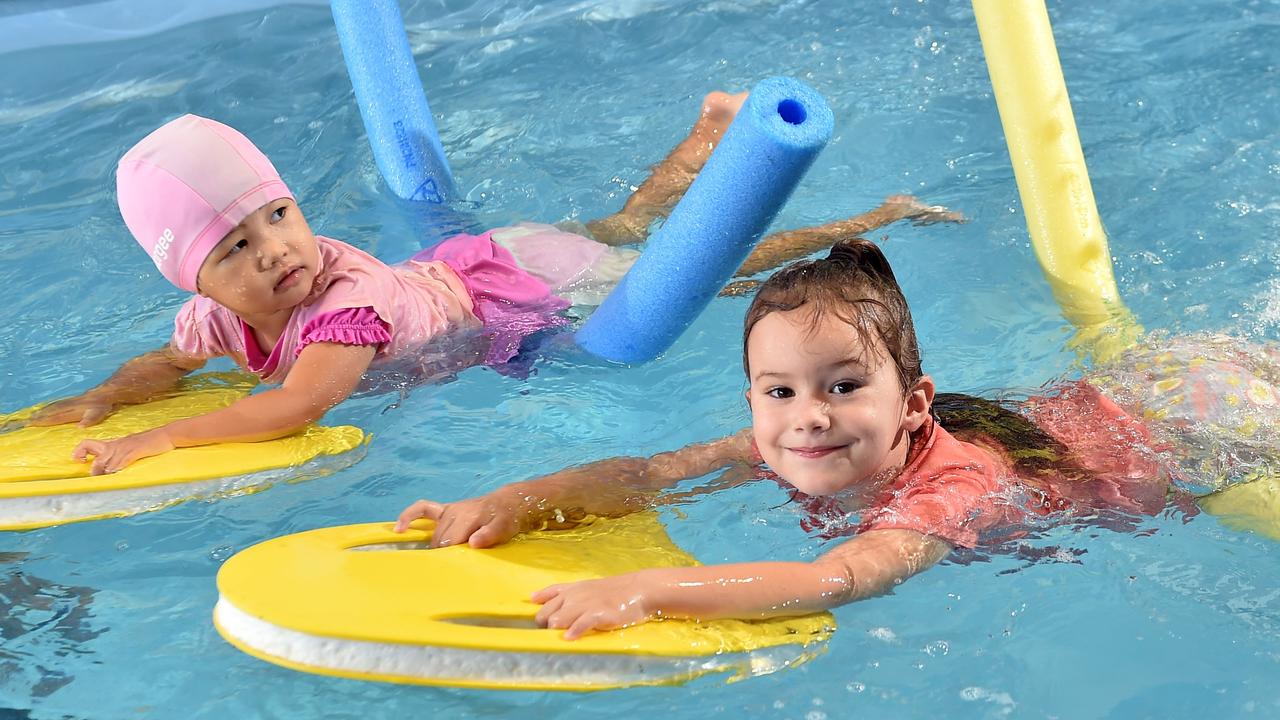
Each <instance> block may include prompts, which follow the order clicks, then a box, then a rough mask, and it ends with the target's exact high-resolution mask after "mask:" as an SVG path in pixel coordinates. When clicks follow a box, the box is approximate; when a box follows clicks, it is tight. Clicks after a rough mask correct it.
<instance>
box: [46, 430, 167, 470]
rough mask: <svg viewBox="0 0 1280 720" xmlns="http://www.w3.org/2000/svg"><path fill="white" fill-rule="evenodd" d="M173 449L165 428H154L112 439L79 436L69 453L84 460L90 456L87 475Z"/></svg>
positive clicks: (120, 467)
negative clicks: (91, 438)
mask: <svg viewBox="0 0 1280 720" xmlns="http://www.w3.org/2000/svg"><path fill="white" fill-rule="evenodd" d="M172 449H173V440H171V439H170V438H169V433H168V432H166V430H165V428H162V427H161V428H156V429H155V430H148V431H146V432H140V433H136V434H133V435H126V436H124V437H122V438H118V439H116V440H82V441H81V442H80V444H79V445H77V446H76V449H75V450H72V451H71V457H72V458H74V459H76V460H81V461H87V460H88V457H89V456H90V455H92V456H93V467H92V468H90V469H89V474H91V475H102V474H103V473H113V472H116V471H117V470H123V469H124V468H125V467H127V466H128V465H129V464H130V463H133V462H134V461H136V460H141V459H142V458H145V457H151V456H152V455H159V454H160V453H165V452H169V451H170V450H172Z"/></svg>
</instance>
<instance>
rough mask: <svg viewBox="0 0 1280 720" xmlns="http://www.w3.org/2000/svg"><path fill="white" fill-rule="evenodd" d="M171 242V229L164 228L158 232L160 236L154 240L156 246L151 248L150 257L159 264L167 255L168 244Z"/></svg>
mask: <svg viewBox="0 0 1280 720" xmlns="http://www.w3.org/2000/svg"><path fill="white" fill-rule="evenodd" d="M171 244H173V231H172V230H170V229H169V228H165V229H164V232H163V233H161V234H160V238H159V239H157V240H156V246H155V247H154V248H152V250H151V259H152V260H155V261H156V264H159V263H161V262H163V261H164V259H165V258H167V257H169V246H170V245H171Z"/></svg>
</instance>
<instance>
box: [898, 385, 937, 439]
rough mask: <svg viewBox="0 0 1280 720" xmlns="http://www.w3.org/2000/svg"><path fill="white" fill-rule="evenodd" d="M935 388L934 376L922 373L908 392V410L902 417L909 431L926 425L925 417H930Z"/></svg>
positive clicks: (903, 425) (904, 426) (904, 425)
mask: <svg viewBox="0 0 1280 720" xmlns="http://www.w3.org/2000/svg"><path fill="white" fill-rule="evenodd" d="M935 389H936V388H934V386H933V378H931V377H929V376H928V375H921V376H920V379H919V380H916V382H915V384H914V385H912V386H911V390H910V391H908V392H907V397H906V412H905V413H904V414H903V417H902V427H903V429H905V430H906V431H907V432H915V431H916V430H919V429H920V426H921V425H924V421H925V419H927V418H928V417H929V409H930V408H932V407H933V394H934V391H935Z"/></svg>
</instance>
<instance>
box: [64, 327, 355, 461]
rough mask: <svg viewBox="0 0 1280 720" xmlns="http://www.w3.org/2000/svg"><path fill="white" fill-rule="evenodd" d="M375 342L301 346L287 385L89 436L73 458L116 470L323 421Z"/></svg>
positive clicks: (349, 387) (277, 434)
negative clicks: (151, 425) (137, 428)
mask: <svg viewBox="0 0 1280 720" xmlns="http://www.w3.org/2000/svg"><path fill="white" fill-rule="evenodd" d="M376 351H377V348H376V347H375V346H373V345H341V344H338V343H327V342H317V343H312V344H310V345H308V346H306V347H305V348H303V350H302V353H301V354H300V355H299V356H298V361H297V362H296V363H295V364H294V366H293V368H292V369H290V370H289V375H288V377H286V378H285V381H284V384H283V385H281V386H280V387H278V388H274V389H272V390H267V391H266V392H261V393H257V394H254V395H250V396H248V397H246V398H242V399H240V400H237V401H236V402H235V403H233V404H231V405H230V406H228V407H225V408H223V409H221V410H217V411H215V412H211V413H209V414H207V415H199V416H197V417H193V418H187V419H185V420H178V421H176V422H172V423H169V424H168V425H164V426H162V427H158V428H155V429H154V430H148V431H146V432H140V433H136V434H134V435H128V436H126V437H122V438H119V439H117V440H85V441H83V442H81V443H80V444H79V445H77V446H76V449H75V450H74V451H73V452H72V456H73V457H75V458H76V459H77V460H85V459H86V458H87V456H89V455H93V456H94V458H93V467H92V469H91V470H90V472H91V473H92V474H94V475H101V474H102V473H109V472H115V471H117V470H120V469H122V468H124V467H125V466H127V465H129V464H130V463H132V462H134V461H135V460H139V459H141V458H144V457H150V456H152V455H159V454H160V453H163V452H168V451H169V450H172V449H174V448H180V447H192V446H195V445H208V444H210V443H216V442H258V441H262V440H272V439H274V438H278V437H283V436H285V435H288V434H289V433H292V432H293V431H295V430H297V429H298V428H300V427H302V426H303V425H306V424H307V423H309V422H314V421H316V420H319V419H320V418H321V417H323V416H324V414H325V413H326V412H328V410H329V408H331V407H333V406H334V405H337V404H338V403H340V402H342V401H343V400H345V399H346V398H347V397H348V396H349V395H351V393H352V392H354V391H355V389H356V387H357V386H358V385H359V384H360V378H361V377H362V376H363V375H364V372H365V370H367V369H368V368H369V363H371V362H373V356H374V353H375V352H376Z"/></svg>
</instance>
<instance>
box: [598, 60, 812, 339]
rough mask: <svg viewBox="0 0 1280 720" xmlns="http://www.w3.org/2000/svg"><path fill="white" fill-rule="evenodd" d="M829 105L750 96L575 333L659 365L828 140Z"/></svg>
mask: <svg viewBox="0 0 1280 720" xmlns="http://www.w3.org/2000/svg"><path fill="white" fill-rule="evenodd" d="M833 126H834V119H833V116H832V114H831V108H829V107H828V106H827V103H826V101H825V100H824V99H823V98H822V96H821V95H819V94H818V92H817V91H816V90H814V89H813V88H811V87H809V86H808V85H805V84H804V83H802V82H800V81H799V80H795V79H792V78H785V77H774V78H768V79H765V80H762V81H761V82H760V83H759V84H758V85H756V87H755V89H753V90H752V91H751V94H750V96H749V97H748V98H747V101H746V103H744V104H743V106H742V109H741V110H740V111H739V112H738V115H737V117H736V118H734V121H733V123H732V124H730V126H729V129H728V130H726V131H725V134H724V138H723V139H721V141H720V144H719V145H718V146H716V149H715V150H714V151H713V152H712V153H711V157H710V158H709V159H708V160H707V164H706V166H705V167H703V169H702V172H700V173H698V177H697V178H696V179H695V180H694V181H693V185H692V186H690V187H689V190H688V192H686V193H685V196H684V198H683V199H681V200H680V203H679V204H678V205H676V207H675V209H674V210H673V211H672V212H671V216H670V217H669V218H668V219H667V221H666V223H664V224H663V225H662V227H661V228H660V229H659V230H658V231H657V232H656V233H654V235H653V237H652V238H650V240H649V242H648V244H647V245H646V246H645V248H644V252H643V253H642V254H641V255H640V258H639V259H638V260H637V261H636V264H635V265H634V266H633V267H632V268H631V270H630V272H628V273H627V275H626V277H624V278H623V279H622V282H621V283H619V284H618V287H616V288H614V290H613V292H611V293H610V294H609V296H608V297H607V298H605V301H604V303H603V304H601V305H600V308H599V309H597V310H596V311H595V313H593V314H592V315H591V317H590V319H588V320H587V322H586V324H584V325H583V326H582V329H580V330H579V331H578V333H577V335H576V339H577V342H578V344H579V345H580V346H582V347H583V348H584V349H586V350H587V351H588V352H591V353H592V354H594V355H598V356H600V357H602V358H605V359H606V360H613V361H616V362H624V363H639V362H645V361H647V360H652V359H653V358H655V357H657V356H658V355H659V354H661V353H662V352H663V351H665V350H666V349H667V348H669V347H671V345H672V344H673V343H674V342H675V341H676V339H677V338H678V337H680V334H681V333H683V332H684V331H685V329H686V328H688V327H689V324H690V323H692V322H693V320H694V318H696V317H697V316H698V313H700V312H702V310H703V308H705V307H706V306H707V304H708V303H710V302H711V299H712V298H713V297H715V295H716V293H718V292H719V291H720V289H721V288H723V287H724V286H725V284H726V283H727V282H728V281H729V279H730V278H731V277H733V273H734V271H735V270H737V269H738V268H739V267H740V266H741V265H742V262H743V261H744V260H746V259H747V256H748V255H750V254H751V249H752V248H753V247H755V244H756V243H757V242H759V240H760V238H761V237H762V236H763V235H764V231H765V229H766V228H768V226H769V223H770V222H771V221H772V220H773V217H774V216H775V215H776V214H777V213H778V210H779V209H781V208H782V205H783V203H785V202H786V201H787V198H788V197H790V195H791V192H792V191H793V190H794V189H795V187H796V184H797V183H799V182H800V178H801V177H802V176H803V175H804V173H805V171H806V170H808V169H809V166H810V165H811V164H812V163H813V160H814V158H816V157H817V155H818V152H819V151H821V150H822V148H823V147H824V146H825V145H826V144H827V141H828V140H830V139H831V130H832V127H833Z"/></svg>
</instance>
